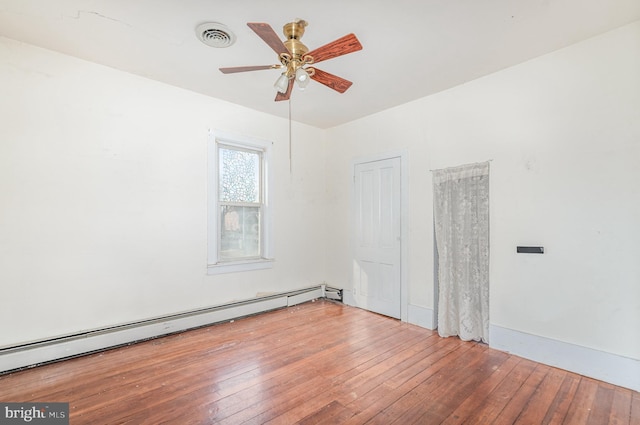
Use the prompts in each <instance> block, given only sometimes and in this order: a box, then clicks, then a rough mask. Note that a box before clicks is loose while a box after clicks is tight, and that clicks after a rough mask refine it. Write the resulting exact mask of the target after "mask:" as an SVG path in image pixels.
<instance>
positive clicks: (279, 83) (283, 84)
mask: <svg viewBox="0 0 640 425" xmlns="http://www.w3.org/2000/svg"><path fill="white" fill-rule="evenodd" d="M273 87H275V88H276V89H277V90H278V91H279V92H280V93H286V92H287V88H289V77H287V74H286V73H285V72H283V73H282V74H280V76H279V77H278V79H277V80H276V83H275V84H274V85H273Z"/></svg>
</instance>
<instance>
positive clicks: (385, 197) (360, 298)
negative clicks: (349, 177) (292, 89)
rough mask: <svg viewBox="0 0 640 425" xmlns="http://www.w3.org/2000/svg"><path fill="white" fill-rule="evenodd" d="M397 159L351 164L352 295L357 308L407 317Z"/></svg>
mask: <svg viewBox="0 0 640 425" xmlns="http://www.w3.org/2000/svg"><path fill="white" fill-rule="evenodd" d="M402 200H403V196H402V158H401V156H391V157H387V158H377V159H369V160H362V161H359V162H356V163H354V165H353V209H352V212H353V219H352V223H353V226H352V243H353V254H352V257H353V258H352V284H353V286H352V294H353V300H354V303H355V305H356V306H357V307H361V308H364V309H366V310H370V311H373V312H375V313H379V314H383V315H385V316H390V317H394V318H397V319H402V320H406V312H405V311H404V310H405V308H404V307H403V306H404V305H406V301H403V300H404V299H406V292H407V291H406V288H405V287H404V286H405V285H404V282H403V273H402V269H403V267H402V264H403V261H402V240H403V238H402V233H403V231H402V229H403V223H402V211H403V209H402V203H403V202H402Z"/></svg>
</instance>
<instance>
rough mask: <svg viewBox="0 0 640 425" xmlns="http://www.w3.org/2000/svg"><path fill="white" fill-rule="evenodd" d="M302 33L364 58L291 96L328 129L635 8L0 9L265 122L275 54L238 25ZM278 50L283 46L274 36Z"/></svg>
mask: <svg viewBox="0 0 640 425" xmlns="http://www.w3.org/2000/svg"><path fill="white" fill-rule="evenodd" d="M296 18H301V19H305V20H306V21H308V22H309V26H308V27H307V28H306V33H305V35H304V37H303V38H302V41H303V42H304V43H305V44H306V45H307V46H308V47H309V48H310V49H314V48H316V47H319V46H321V45H324V44H326V43H328V42H330V41H333V40H335V39H336V38H338V37H341V36H343V35H345V34H348V33H351V32H352V33H355V34H356V36H357V37H358V38H359V40H360V42H361V43H362V45H363V50H361V51H359V52H355V53H352V54H349V55H345V56H341V57H339V58H334V59H331V60H327V61H326V62H323V63H322V64H320V65H321V66H319V68H320V69H322V70H324V71H327V72H330V73H332V74H335V75H338V76H341V77H343V78H346V79H347V80H350V81H353V83H354V84H353V86H351V88H350V89H349V90H348V91H347V92H346V93H344V94H339V93H337V92H335V91H333V90H331V89H329V88H327V87H325V86H323V85H321V84H318V83H316V82H312V83H311V84H309V86H308V87H307V89H306V90H305V91H304V92H300V91H298V90H295V91H294V92H293V94H292V96H291V99H292V100H291V107H292V116H293V119H294V120H296V121H299V122H303V123H307V124H310V125H313V126H316V127H320V128H328V127H333V126H336V125H339V124H342V123H345V122H348V121H351V120H354V119H357V118H360V117H363V116H366V115H369V114H372V113H375V112H378V111H381V110H384V109H388V108H391V107H394V106H396V105H399V104H402V103H406V102H408V101H411V100H414V99H417V98H420V97H424V96H427V95H429V94H432V93H436V92H438V91H441V90H444V89H447V88H450V87H453V86H456V85H459V84H462V83H464V82H466V81H470V80H473V79H476V78H478V77H481V76H483V75H486V74H489V73H492V72H495V71H497V70H500V69H503V68H506V67H509V66H511V65H515V64H518V63H521V62H523V61H526V60H528V59H531V58H534V57H536V56H540V55H542V54H545V53H548V52H551V51H554V50H557V49H560V48H562V47H564V46H567V45H570V44H573V43H575V42H578V41H580V40H583V39H586V38H589V37H592V36H594V35H597V34H600V33H603V32H606V31H608V30H610V29H613V28H616V27H619V26H621V25H624V24H626V23H629V22H632V21H635V20H638V19H640V1H638V0H318V1H314V2H311V1H308V0H297V1H289V0H268V1H267V0H226V1H225V0H206V1H205V0H0V35H2V36H5V37H8V38H12V39H16V40H20V41H24V42H26V43H30V44H34V45H37V46H42V47H45V48H47V49H51V50H55V51H59V52H62V53H65V54H68V55H72V56H76V57H79V58H82V59H86V60H88V61H92V62H96V63H100V64H103V65H107V66H109V67H113V68H117V69H120V70H123V71H127V72H130V73H133V74H138V75H141V76H144V77H148V78H151V79H154V80H158V81H162V82H165V83H168V84H171V85H174V86H178V87H182V88H185V89H188V90H192V91H194V92H198V93H202V94H205V95H208V96H212V97H216V98H219V99H224V100H227V101H229V102H233V103H236V104H240V105H244V106H247V107H249V108H253V109H256V110H260V111H264V112H267V113H269V114H273V115H277V116H281V117H287V116H288V111H289V109H288V105H287V102H277V103H276V102H274V101H273V99H274V97H275V90H274V88H273V83H274V82H275V80H276V78H277V77H278V75H279V71H277V70H265V71H255V72H248V73H242V74H228V75H224V74H222V73H221V72H219V71H218V68H219V67H229V66H244V65H270V64H275V63H277V57H276V54H275V53H274V52H273V50H271V48H269V47H268V46H267V45H266V44H265V43H264V42H263V41H262V40H261V39H260V38H259V37H258V36H257V35H256V34H255V33H253V31H251V29H249V28H248V27H247V25H246V23H247V22H267V23H269V24H271V26H272V27H273V28H274V30H275V31H276V32H277V33H278V35H281V34H282V32H281V28H282V25H284V24H285V23H287V22H290V21H292V20H294V19H296ZM210 21H215V22H220V23H223V24H225V25H226V26H227V27H229V28H230V29H231V30H232V31H233V32H234V33H235V35H236V36H237V41H236V43H235V44H234V45H233V46H231V47H229V48H225V49H217V48H212V47H208V46H206V45H204V44H203V43H201V42H200V41H199V40H198V39H197V37H196V34H195V28H196V26H197V25H198V24H201V23H203V22H210ZM282 38H283V39H284V36H283V37H282Z"/></svg>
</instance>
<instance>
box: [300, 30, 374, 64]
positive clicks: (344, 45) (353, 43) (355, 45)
mask: <svg viewBox="0 0 640 425" xmlns="http://www.w3.org/2000/svg"><path fill="white" fill-rule="evenodd" d="M358 50H362V44H360V41H358V39H357V38H356V36H355V35H354V34H348V35H345V36H344V37H341V38H339V39H337V40H335V41H332V42H331V43H329V44H325V45H324V46H322V47H318V48H317V49H315V50H312V51H310V52H309V53H307V54H306V55H305V57H307V56H311V57H312V58H313V63H318V62H322V61H326V60H327V59H332V58H335V57H338V56H342V55H346V54H348V53H353V52H357V51H358Z"/></svg>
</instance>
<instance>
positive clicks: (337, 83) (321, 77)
mask: <svg viewBox="0 0 640 425" xmlns="http://www.w3.org/2000/svg"><path fill="white" fill-rule="evenodd" d="M313 69H314V70H315V71H316V72H315V74H313V75H312V76H311V79H312V80H315V81H317V82H319V83H320V84H324V85H325V86H327V87H329V88H330V89H334V90H335V91H337V92H339V93H344V92H346V91H347V89H348V88H349V87H351V85H352V84H353V83H352V82H351V81H349V80H345V79H344V78H341V77H338V76H337V75H333V74H329V73H328V72H324V71H321V70H319V69H318V68H313Z"/></svg>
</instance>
